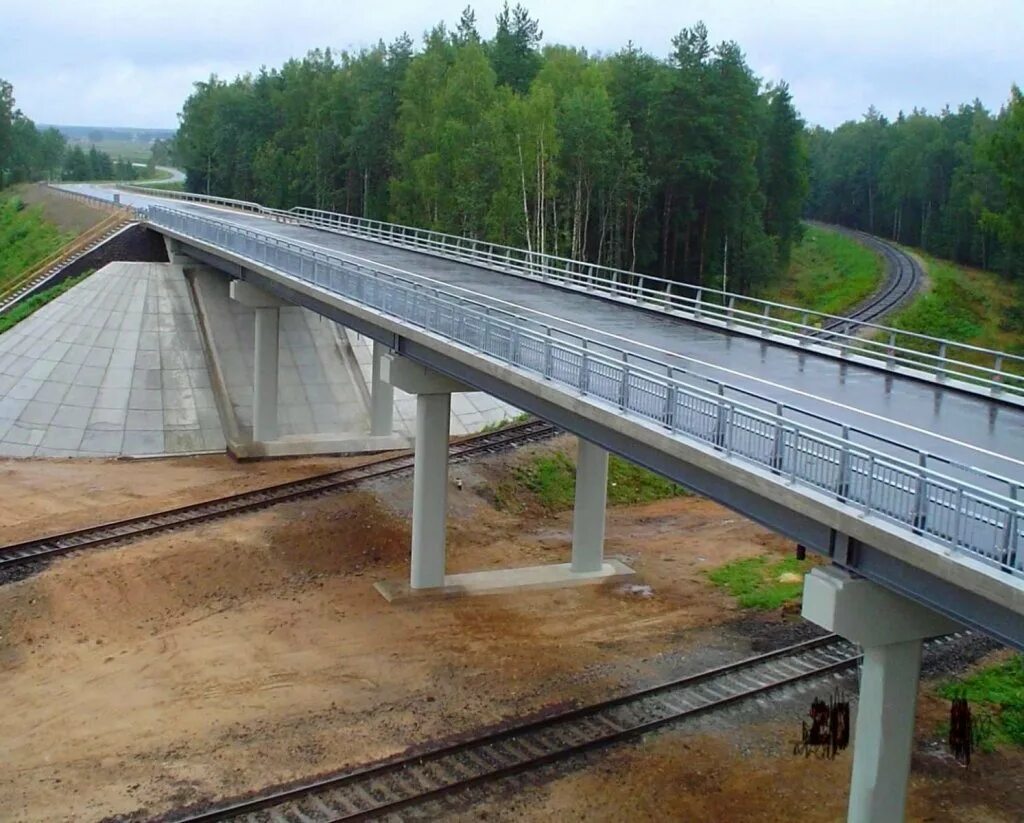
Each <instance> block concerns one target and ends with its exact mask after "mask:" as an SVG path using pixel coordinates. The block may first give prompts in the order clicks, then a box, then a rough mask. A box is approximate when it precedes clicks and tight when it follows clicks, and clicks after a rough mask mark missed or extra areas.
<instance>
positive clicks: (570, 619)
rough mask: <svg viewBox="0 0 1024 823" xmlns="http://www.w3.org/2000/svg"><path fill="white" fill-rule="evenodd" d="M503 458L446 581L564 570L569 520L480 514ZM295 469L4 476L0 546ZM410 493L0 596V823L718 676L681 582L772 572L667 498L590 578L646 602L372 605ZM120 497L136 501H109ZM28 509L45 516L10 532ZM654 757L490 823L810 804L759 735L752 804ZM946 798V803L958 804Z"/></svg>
mask: <svg viewBox="0 0 1024 823" xmlns="http://www.w3.org/2000/svg"><path fill="white" fill-rule="evenodd" d="M506 459H507V458H505V457H495V458H489V459H488V461H487V465H485V466H484V467H483V468H479V467H468V466H462V467H459V469H458V470H457V471H453V474H456V473H458V474H459V476H461V477H462V478H463V479H464V482H465V490H464V491H462V492H457V491H454V490H453V491H452V493H451V516H450V524H451V527H450V558H451V562H450V568H451V569H452V570H456V571H457V570H466V569H482V568H492V567H504V566H516V565H528V564H533V563H539V562H556V561H563V560H566V559H567V558H568V554H569V546H570V529H571V519H570V514H569V513H563V514H560V515H557V516H553V517H544V516H541V515H540V514H539V513H538V512H536V511H533V510H529V509H528V510H526V511H523V512H521V513H518V514H509V513H504V512H498V511H495V510H494V509H493V508H492V507H491V505H490V504H489V503H488V502H487V497H488V493H487V487H488V485H489V484H490V483H493V481H494V478H495V477H496V476H498V475H499V474H500V471H501V469H500V466H501V465H502V464H503V462H504V461H505V460H506ZM309 468H310V465H309V461H304V462H302V463H301V465H300V466H299V468H294V467H293V466H291V465H290V464H288V463H284V462H279V463H264V464H251V465H249V466H237V465H232V464H229V463H227V462H226V461H225V462H223V463H222V462H220V461H218V460H213V459H210V458H203V459H200V460H195V461H185V460H175V461H162V462H160V463H159V464H157V463H127V464H126V463H109V462H108V463H102V462H96V463H81V464H78V463H76V464H75V467H74V469H73V471H79V472H81V473H82V474H81V475H80V476H77V477H74V478H73V479H72V480H68V474H67V472H70V471H72V469H68V468H67V467H66V466H64V468H61V464H58V463H52V462H42V461H40V462H39V463H36V464H33V463H27V462H26V463H22V464H18V465H17V466H16V467H15V466H11V465H8V464H4V466H3V469H4V470H5V471H7V472H9V474H8V475H7V476H6V477H5V483H4V487H5V496H8V493H9V494H10V495H13V496H14V497H13V498H12V499H8V500H5V501H4V503H5V506H6V507H7V508H5V510H4V513H3V517H4V522H5V523H8V524H9V525H8V528H16V527H17V528H27V526H28V524H33V525H35V526H38V525H40V524H41V523H47V524H48V525H53V524H55V523H57V522H61V523H63V522H65V520H69V519H70V520H75V519H76V518H83V517H84V516H85V514H86V513H91V514H93V515H94V516H95V515H98V514H99V513H98V512H97V511H96V510H95V508H94V506H95V501H96V500H99V499H103V500H106V499H107V498H106V496H105V495H106V494H107V493H110V492H113V493H114V495H115V499H116V500H117V501H118V502H117V505H120V506H124V507H131V506H141V505H142V504H143V503H147V502H153V501H155V500H156V499H158V498H159V499H160V500H161V501H162V502H164V503H166V502H168V498H173V499H174V500H175V501H179V500H184V499H189V497H190V496H191V495H196V496H198V497H204V496H207V495H206V494H205V492H206V491H209V490H212V489H215V488H216V489H221V490H223V488H224V486H225V485H226V484H229V483H230V484H231V485H232V486H234V485H238V484H248V483H251V482H252V481H253V477H252V476H248V473H252V474H253V475H254V476H255V475H259V474H260V473H262V472H268V473H270V474H272V475H273V479H274V480H279V479H283V478H282V475H283V474H286V473H287V472H289V471H292V470H294V471H297V472H299V473H302V472H308V470H309ZM115 470H116V471H115ZM258 479H260V480H262V481H263V482H266V480H267V479H268V476H266V475H263V476H261V477H259V478H258ZM158 486H162V491H161V492H157V491H156V489H157V487H158ZM410 487H411V480H410V479H409V478H399V479H395V480H392V481H388V482H387V483H383V484H379V485H377V486H374V487H372V488H371V489H368V490H363V491H359V492H354V493H350V494H347V495H339V496H334V497H329V498H323V499H319V500H315V501H306V502H298V503H294V504H289V505H285V506H281V507H278V508H275V509H272V510H269V511H264V512H260V513H256V514H252V515H247V516H244V517H238V518H233V519H231V520H227V521H222V522H219V523H211V524H208V525H206V526H203V527H200V528H198V529H195V530H192V531H182V532H176V533H171V534H167V535H162V536H158V537H155V538H153V539H150V540H146V541H142V542H139V543H135V544H132V545H129V546H125V547H120V548H114V549H109V550H104V551H97V552H91V553H83V554H81V555H77V556H71V557H67V558H65V559H63V560H60V561H57V562H55V563H54V564H53V565H52V566H51V567H50V568H49V569H47V570H45V571H43V572H41V573H40V574H38V575H36V576H34V577H31V578H28V579H26V580H23V581H20V582H17V583H12V584H9V585H6V586H3V587H0V745H2V752H3V762H4V768H3V770H2V771H0V819H3V820H5V821H8V820H10V821H24V820H47V821H50V820H98V819H101V818H103V817H105V816H109V815H123V814H131V813H135V814H137V815H139V816H142V815H144V814H154V813H158V812H161V811H164V810H167V809H169V808H172V807H174V806H178V805H181V804H185V803H190V802H194V801H197V800H201V799H204V798H211V797H219V796H229V795H232V794H237V793H240V792H244V791H247V790H250V789H253V788H258V787H260V786H263V785H267V784H271V783H275V782H282V781H286V780H290V779H295V778H299V777H303V776H308V775H311V774H315V773H318V772H324V771H330V770H334V769H338V768H342V767H345V766H346V765H353V764H357V763H361V762H365V761H367V760H371V759H374V758H379V757H383V756H387V755H390V754H394V753H397V752H400V751H403V750H405V749H406V748H407V747H409V746H416V745H422V744H425V743H427V742H428V741H430V740H436V739H438V738H444V737H448V736H451V735H455V734H458V733H460V732H464V731H467V730H471V729H474V728H478V727H480V726H483V725H486V724H491V723H496V722H500V721H501V720H502V719H508V718H512V717H519V716H522V715H525V714H528V713H531V712H536V711H539V710H541V709H544V708H551V707H552V706H557V705H563V704H566V703H573V702H581V701H589V700H593V699H598V698H601V697H604V696H607V695H608V694H609V693H615V692H619V691H622V690H625V689H628V688H630V687H633V686H635V685H638V684H646V683H651V682H657V681H661V680H663V679H665V678H667V677H670V676H673V675H679V674H683V673H689V672H694V671H699V670H702V669H705V668H708V667H710V666H713V665H717V664H720V663H722V662H725V661H726V660H729V659H735V658H738V657H741V656H744V655H746V654H748V653H750V650H751V640H750V638H749V637H748V636H746V635H745V634H744V633H743V632H740V631H737V630H735V628H733V627H732V626H731V625H730V624H729V621H730V620H731V619H733V618H736V617H737V616H738V612H737V610H736V608H735V606H734V605H733V603H732V602H731V600H730V599H729V598H728V597H727V596H726V595H724V594H723V593H721V592H720V591H718V590H716V589H713V588H711V587H709V586H708V584H707V583H706V581H705V580H704V572H705V570H706V569H708V568H710V567H712V566H715V565H718V564H720V563H722V562H724V561H726V560H729V559H731V558H734V557H741V556H749V555H755V554H761V553H764V552H765V551H772V552H778V553H782V552H786V551H791V550H792V546H791V545H789V544H787V543H786V542H785V541H783V540H781V539H779V538H778V537H775V536H773V535H771V534H769V533H766V532H765V531H763V530H762V529H760V528H758V527H757V526H755V525H754V524H752V523H750V522H749V521H746V520H743V519H742V518H739V517H737V516H735V515H733V514H732V513H730V512H728V511H726V510H724V509H722V508H720V507H718V506H716V505H714V504H712V503H709V502H707V501H703V500H700V499H697V498H682V499H675V500H670V501H662V502H658V503H654V504H650V505H646V506H637V507H629V508H618V509H614V510H611V511H610V513H609V519H608V553H609V554H611V555H619V556H622V557H623V559H625V560H626V561H627V562H629V563H631V564H632V565H634V567H635V568H636V569H637V571H638V572H639V573H640V576H641V582H643V583H646V584H648V585H649V586H650V588H649V589H646V588H643V587H640V588H637V587H631V586H624V585H622V584H618V583H607V584H604V585H600V586H590V587H582V588H571V589H563V590H547V591H539V592H531V593H520V594H517V595H494V596H489V597H481V598H474V599H453V600H445V601H435V602H423V601H420V602H414V603H406V604H405V605H400V606H394V605H389V604H387V603H386V602H385V601H384V600H383V599H382V598H381V597H380V596H379V595H378V594H377V593H376V592H375V590H374V589H373V588H372V583H373V582H375V581H376V580H381V579H397V578H404V577H405V576H406V575H407V574H408V571H407V569H408V543H409V526H408V518H407V514H406V513H407V511H408V501H409V497H410ZM8 490H9V492H8ZM142 490H146V492H147V493H148V492H152V494H147V496H145V497H140V496H133V495H141V494H142ZM200 492H204V493H202V494H201V493H200ZM47 493H49V494H51V495H52V496H53V501H48V503H47V505H48V506H51V507H52V509H51V510H50V511H49V512H45V511H36V512H34V513H29V512H28V511H23V510H27V509H28V508H29V505H28V504H29V501H35V499H36V498H37V497H39V496H45V495H46V494H47ZM19 495H20V498H19V497H18V496H19ZM18 499H21V500H22V501H23V502H22V504H20V505H19V504H18V503H17V500H18ZM12 501H13V502H12ZM19 515H24V516H19ZM103 515H104V517H103V518H102V519H109V510H108V509H107V507H106V506H104V509H103ZM15 524H17V525H15ZM772 619H776V620H777V619H781V618H778V617H776V618H772ZM761 733H762V732H761V731H760V730H755V731H752V732H750V734H751V735H754V739H755V740H756V739H757V735H759V734H761ZM764 733H765V734H768V732H764ZM779 734H782V732H781V731H780V732H779ZM741 736H742V737H743V739H746V736H747V733H746V732H744V733H743V735H741ZM673 739H674V738H673V737H672V736H671V735H665V736H659V737H658V738H654V739H653V745H654V746H656V747H655V748H649V747H648V746H646V745H645V746H643V747H642V748H639V749H634V748H627V749H623V750H620V751H618V752H614V753H612V754H611V755H610V756H609V757H608V759H607V760H602V761H601V765H600V766H599V767H596V768H597V770H596V771H593V770H588V771H586V772H582V773H579V774H570V775H568V776H566V777H564V778H563V779H561V780H558V781H557V782H553V783H550V784H545V785H543V786H541V787H539V788H532V789H531V790H530V791H529V792H528V793H527V794H526V795H525V796H524V797H520V798H519V801H518V802H519V805H518V806H511V805H510V806H509V808H519V809H520V812H521V814H520V815H518V816H517V819H538V820H540V819H542V818H544V819H550V817H551V815H552V812H554V813H555V814H556V815H557V817H558V818H559V819H582V816H583V815H584V813H585V812H586V811H587V810H590V812H591V814H590V816H591V817H594V818H597V819H608V820H611V819H627V818H629V819H666V816H665V814H663V813H659V811H658V809H659V807H658V806H656V805H647V806H644V805H643V804H641V803H639V801H638V800H637V799H636V797H635V796H634V794H633V793H634V792H636V791H641V790H643V791H647V790H648V789H652V790H653V789H655V788H656V789H657V792H658V793H659V794H658V796H662V797H664V796H668V795H671V796H672V797H677V796H687V797H689V796H691V795H698V794H700V793H701V792H702V791H703V792H704V793H705V794H707V788H706V787H708V786H710V785H712V784H721V785H720V788H719V789H718V791H719V792H720V793H721V792H725V791H729V790H731V789H735V791H736V792H737V793H740V794H741V795H742V796H743V797H746V798H748V801H749V803H750V804H751V805H750V806H749V807H748V810H749V808H754V804H756V808H757V809H761V808H762V807H763V806H764V804H763V797H762V796H761V795H759V794H758V793H757V792H756V791H754V788H753V787H754V786H756V785H762V786H767V785H768V784H770V783H772V781H773V780H774V781H776V782H783V783H785V785H784V789H785V794H784V795H781V797H782V799H785V797H787V796H789V795H790V794H796V793H798V788H797V787H798V786H799V785H803V784H800V783H799V781H800V775H801V774H804V775H806V779H805V780H804V784H806V786H808V787H811V786H812V784H813V785H817V783H816V781H818V780H819V779H821V775H820V774H819V773H817V772H816V771H813V770H808V769H806V767H805V766H802V764H801V763H797V764H796V765H793V764H794V762H795V759H793V758H791V757H790V756H788V751H787V752H786V755H787V756H786V757H784V758H783V757H781V756H780V755H779V754H778V753H777V752H774V750H773V749H772V744H771V740H772V739H774V738H772V737H771V736H770V734H769V736H768V737H767V738H766V740H768V743H766V744H764V745H761V746H760V749H759V750H762V749H763V752H762V753H761V754H759V755H758V758H759V759H758V760H757V761H756V764H757V769H758V772H757V773H758V775H759V778H758V780H759V781H760V783H751V784H750V785H749V786H748V785H746V784H745V783H744V782H743V780H742V774H743V773H744V772H745V770H746V769H748V768H749V766H750V761H749V758H748V757H746V756H744V755H743V754H742V752H739V751H738V750H737V749H736V748H735V746H734V745H732V744H730V743H728V742H722V741H721V740H719V739H717V738H708V739H707V740H704V739H701V740H698V741H696V742H694V743H693V744H692V745H693V746H696V747H697V749H696V751H697V752H698V753H699V754H700V758H699V765H698V764H696V763H695V762H694V759H693V757H692V754H687V753H686V750H685V749H683V750H682V752H680V751H679V750H678V748H676V744H675V743H674V742H673ZM780 739H781V738H780ZM750 745H758V744H756V743H755V744H750ZM660 753H664V757H662V755H661V754H660ZM705 764H707V765H705ZM641 766H642V767H643V768H640V767H641ZM847 767H848V765H847V766H846V767H844V766H843V765H842V764H839V763H837V764H828V766H827V768H831V769H834V770H835V772H834V780H832V782H834V783H835V784H836V785H835V786H833V787H832V788H831V789H829V791H830V792H831V794H829V798H830V799H829V800H828V803H827V804H826V805H824V806H822V808H823V809H829V810H832V809H841V806H842V795H843V793H844V788H843V784H844V779H843V774H845V768H847ZM1017 771H1018V773H1019V772H1020V769H1019V768H1018V769H1017ZM609 776H612V777H613V778H614V780H612V781H609V780H608V777H609ZM949 779H951V778H948V777H942V778H941V780H944V781H948V780H949ZM830 780H831V778H830ZM638 781H639V782H638ZM723 781H724V783H723ZM730 781H731V782H730ZM610 784H614V785H610ZM655 784H656V785H655ZM791 784H792V785H791ZM701 786H704V787H705V788H704V789H701ZM602 796H607V797H608V801H609V802H608V803H607V804H606V803H605V802H603V801H602V800H601V799H600V798H601V797H602ZM810 796H811V797H812V798H813V796H814V795H813V794H812V795H810ZM958 797H961V795H960V794H956V793H953V794H952V795H951V801H950V802H954V803H960V804H961V805H962V804H963V803H964V802H967V801H966V800H965V799H963V798H961V799H960V800H957V798H958ZM739 802H740V801H737V803H739ZM823 802H824V801H823ZM923 802H924V803H925V804H926V806H927V804H928V802H930V801H927V800H925V801H923ZM971 802H974V801H971ZM680 803H681V805H676V806H674V807H670V808H673V809H676V810H677V811H674V812H673V813H672V814H670V815H668V817H669V818H672V819H693V820H703V819H707V820H724V819H763V820H784V819H792V817H791V815H790V814H789V808H788V807H787V806H786V805H785V804H783V805H779V806H775V807H769V811H768V812H765V814H764V815H762V816H761V817H758V818H749V817H746V816H744V815H743V814H738V816H733V815H729V816H726V817H723V816H721V815H719V814H717V810H718V809H719V808H721V806H717V805H715V804H714V803H712V802H711V800H710V799H709V798H708V797H704V798H699V797H695V798H693V800H692V802H690V801H687V802H686V803H682V801H680ZM687 803H689V805H687ZM837 804H838V805H837ZM505 805H507V804H505V803H502V804H501V806H505ZM730 808H733V807H730ZM740 808H741V807H740V806H739V805H737V806H735V809H737V810H739V809H740ZM771 808H774V812H771ZM957 808H959V807H957ZM634 812H637V813H634ZM775 812H777V814H776V815H775V816H772V814H775ZM573 814H577V818H573ZM466 815H467V816H466V817H465V819H479V818H480V815H479V814H477V813H475V812H473V813H470V812H466ZM474 815H475V816H474ZM705 815H708V816H705ZM836 816H837V815H836V814H831V815H830V816H825V817H823V816H820V815H819V816H817V817H813V816H812V817H811V818H810V819H814V820H818V819H820V820H825V819H834V818H835V817H836ZM840 816H841V815H840ZM508 819H512V818H508ZM933 819H953V818H946V817H942V816H938V817H934V818H933ZM956 819H961V818H956ZM963 819H968V818H963ZM991 819H999V818H991Z"/></svg>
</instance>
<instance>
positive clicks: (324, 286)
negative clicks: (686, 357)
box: [148, 206, 1024, 580]
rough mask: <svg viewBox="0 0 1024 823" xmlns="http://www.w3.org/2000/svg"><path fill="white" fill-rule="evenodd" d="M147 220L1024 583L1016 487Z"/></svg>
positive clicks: (349, 264)
mask: <svg viewBox="0 0 1024 823" xmlns="http://www.w3.org/2000/svg"><path fill="white" fill-rule="evenodd" d="M148 219H149V220H150V222H152V223H153V224H155V225H160V226H163V227H165V228H167V229H169V230H171V231H174V232H176V233H178V234H180V235H182V236H185V237H189V238H193V239H195V240H197V241H200V242H204V243H208V244H210V245H212V246H215V247H218V248H221V249H224V250H227V251H229V252H232V253H234V254H237V255H239V256H241V257H243V258H245V259H248V260H252V261H254V262H256V263H259V264H261V265H263V266H265V267H267V268H269V269H272V270H274V271H277V272H279V273H281V274H282V275H284V276H287V277H291V278H295V279H298V280H301V281H303V282H306V283H308V284H311V285H313V286H315V287H317V288H318V289H321V290H323V291H324V292H325V293H326V294H332V295H337V296H340V297H343V298H344V299H346V300H349V301H352V302H354V303H357V304H359V305H362V306H364V307H367V308H370V309H371V310H373V311H376V312H379V313H381V314H382V315H386V316H389V317H393V318H396V319H398V320H400V321H401V322H403V323H405V324H407V325H409V326H413V327H416V328H419V329H422V330H424V331H426V332H428V333H430V334H433V335H435V336H437V337H439V338H442V339H445V340H448V341H450V342H452V343H455V344H457V345H459V346H461V347H463V348H465V349H467V350H469V351H472V352H475V353H477V354H479V355H482V356H485V357H488V358H491V359H493V360H495V361H497V362H500V363H503V364H505V365H507V366H509V367H511V368H514V369H517V370H519V371H521V372H525V373H528V374H531V375H533V376H535V377H536V378H539V379H543V380H545V381H548V382H550V383H552V384H557V385H559V386H562V387H563V388H564V389H566V390H569V391H571V392H573V393H574V394H578V395H581V396H584V397H586V398H588V400H589V401H591V402H594V403H597V404H599V405H602V406H604V407H606V408H611V409H614V410H616V411H617V412H618V413H620V414H624V415H628V416H630V417H632V418H635V419H637V420H640V421H643V422H644V423H646V424H648V425H654V426H657V427H660V428H662V429H663V430H665V431H667V432H669V433H670V434H672V435H675V436H678V437H680V438H682V439H685V440H689V441H693V442H697V443H699V444H701V445H702V446H704V447H707V448H710V449H713V450H714V451H716V452H718V453H720V454H721V455H722V457H723V458H725V459H731V460H737V461H742V462H746V463H748V464H752V465H756V466H758V467H760V468H762V469H765V470H767V471H769V472H770V473H771V474H773V475H775V476H776V477H777V479H778V481H779V482H780V483H784V484H788V485H791V486H799V487H802V488H804V489H807V490H811V491H814V492H817V493H818V494H821V495H824V496H825V497H828V498H831V499H832V500H835V501H836V502H837V503H841V504H844V505H846V506H848V507H853V508H856V509H859V510H860V511H861V512H862V513H863V515H865V516H868V517H874V518H878V519H880V520H883V521H886V522H889V523H893V524H896V525H898V526H900V527H903V528H905V529H907V530H909V531H910V532H911V533H912V534H913V535H916V536H919V537H921V538H924V539H926V540H928V541H932V542H933V543H936V544H938V545H939V546H942V547H945V548H947V549H949V550H951V551H952V552H954V553H957V552H961V553H964V554H965V555H968V556H970V557H972V558H975V559H977V560H980V561H982V562H984V563H987V564H989V565H992V566H995V567H997V568H1000V569H1002V570H1003V571H1005V572H1007V575H1008V579H1010V578H1011V577H1012V578H1015V579H1017V580H1020V579H1024V554H1022V553H1021V551H1020V546H1021V542H1022V540H1021V536H1022V530H1024V518H1022V514H1024V512H1022V505H1021V502H1020V501H1019V500H1017V499H1016V496H1017V487H1016V485H1012V484H1011V487H1010V489H1009V491H1008V493H1007V494H999V493H997V492H994V491H991V490H990V489H986V488H982V487H981V486H978V485H976V484H974V483H971V482H967V481H965V480H963V479H959V478H955V477H952V476H950V475H947V474H944V473H942V472H939V471H937V470H936V469H934V468H932V467H929V466H927V465H920V464H915V463H913V462H910V461H906V460H902V459H900V458H897V457H894V456H892V455H890V454H886V453H884V452H882V451H880V450H878V449H873V448H870V447H868V446H865V445H862V444H858V443H854V442H851V441H850V440H849V439H848V438H843V437H837V436H835V435H832V434H829V433H827V432H824V431H821V430H820V429H817V428H815V427H812V426H808V425H806V424H804V423H801V422H798V421H794V420H793V419H790V418H786V417H784V416H783V415H781V414H777V413H774V412H772V411H770V410H765V409H760V408H757V407H755V406H754V405H752V404H750V403H747V402H744V401H741V400H738V399H735V398H731V397H726V396H724V395H723V394H722V393H718V392H713V391H708V390H705V389H703V388H701V387H699V386H695V385H692V384H691V383H687V382H684V381H682V380H680V379H678V378H677V377H674V376H671V375H670V374H666V373H664V372H663V373H658V372H655V371H653V370H652V369H651V368H649V367H647V365H641V364H638V363H635V362H631V361H630V360H629V358H625V357H622V356H620V357H618V358H615V357H611V356H608V355H607V354H605V353H604V352H603V351H602V350H601V344H598V343H595V342H593V341H584V344H582V345H581V344H580V343H579V342H573V341H569V340H566V339H563V338H560V337H559V336H558V335H557V334H556V333H555V331H554V330H551V329H548V330H543V329H537V328H536V325H537V324H536V323H535V321H532V320H529V319H528V318H519V317H518V316H515V315H512V314H510V313H506V312H503V313H502V314H501V316H498V315H497V314H495V313H494V312H492V311H487V310H486V307H483V308H481V306H480V304H478V303H474V302H473V301H470V300H467V299H465V298H464V297H462V296H460V295H458V294H452V293H449V292H446V291H445V290H444V289H442V288H439V287H437V286H432V285H429V284H426V283H423V282H421V281H417V280H415V279H408V278H404V277H403V276H401V275H400V274H397V273H395V272H393V271H389V270H388V269H387V268H386V267H383V266H375V265H373V264H368V263H366V262H365V261H357V260H353V259H346V256H345V255H343V254H333V253H326V252H323V251H320V250H314V249H311V248H309V247H306V246H303V245H301V244H297V243H292V242H289V241H287V240H283V239H281V238H278V237H275V236H273V235H269V234H266V233H264V232H259V231H254V230H251V229H246V228H242V227H240V226H237V225H233V224H231V223H229V222H226V221H222V220H216V219H213V218H208V217H203V216H199V215H196V214H193V213H189V212H182V211H180V210H175V209H169V208H165V207H159V206H154V207H150V208H149V209H148ZM651 362H653V361H651Z"/></svg>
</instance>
